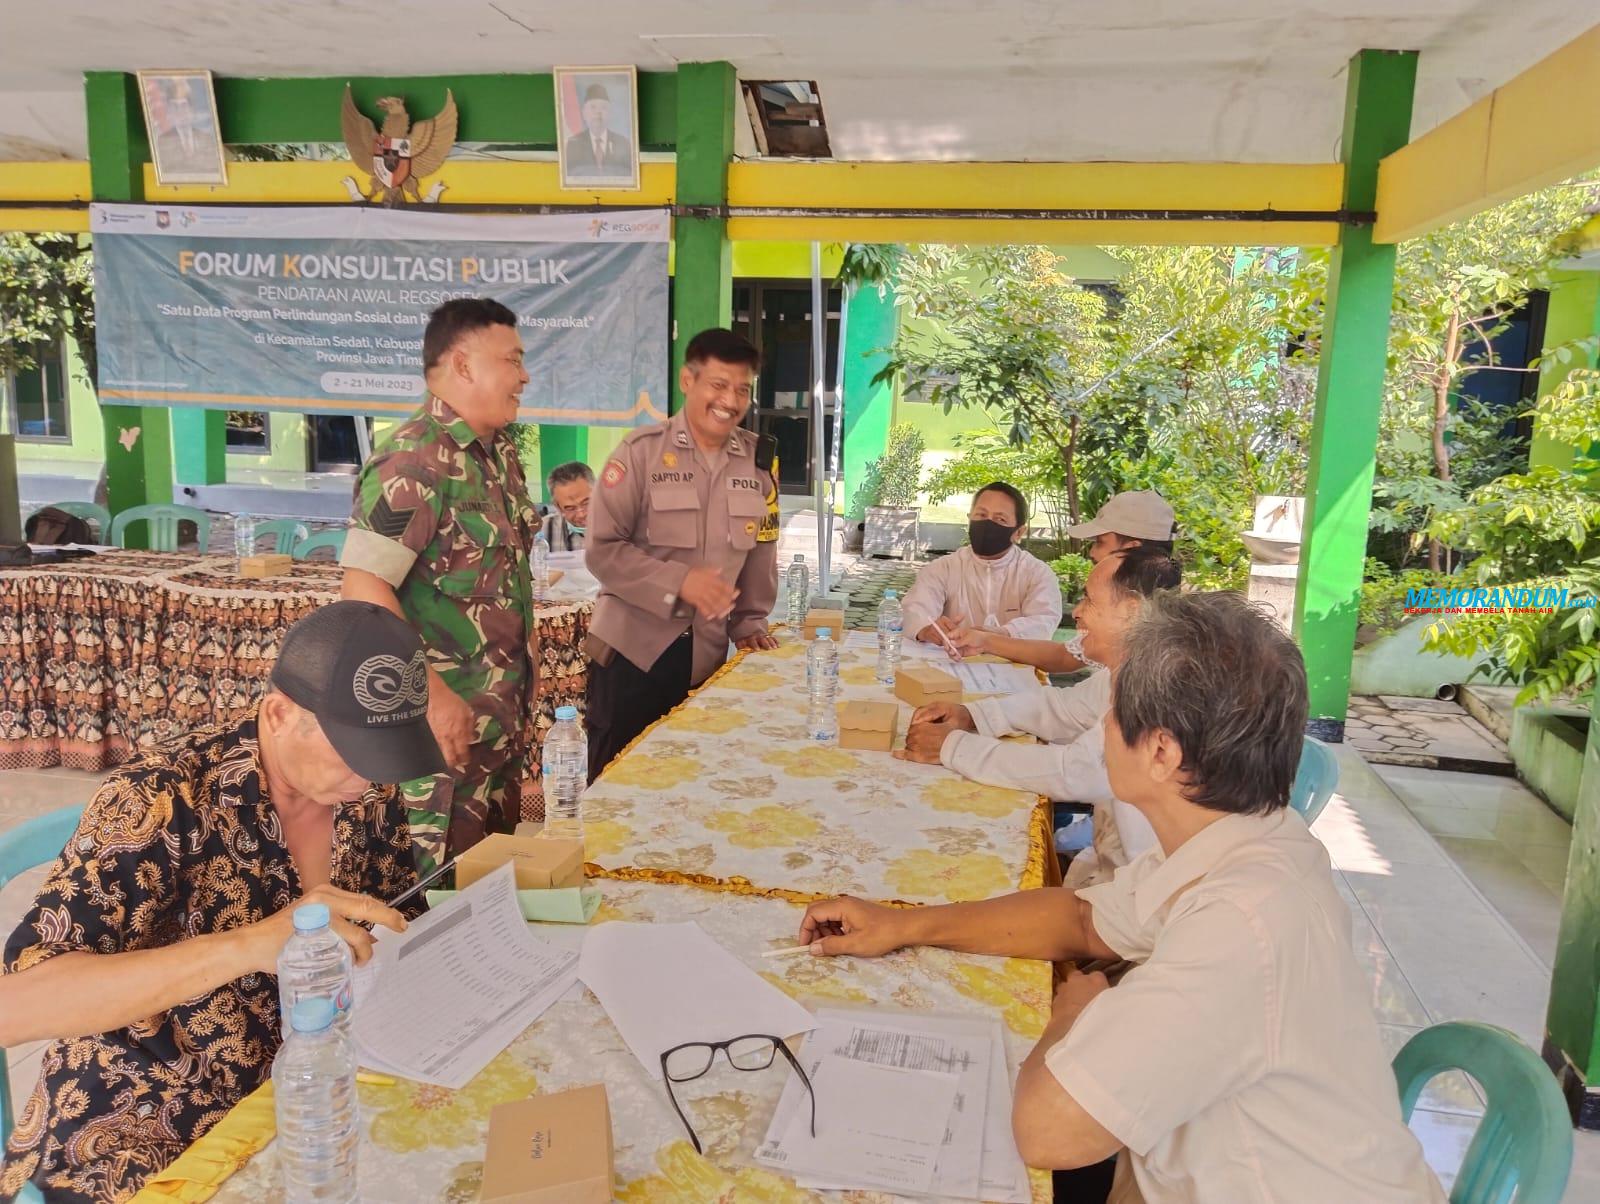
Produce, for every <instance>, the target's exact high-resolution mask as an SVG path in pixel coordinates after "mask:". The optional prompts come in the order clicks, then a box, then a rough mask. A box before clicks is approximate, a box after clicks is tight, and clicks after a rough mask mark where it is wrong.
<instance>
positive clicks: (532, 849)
mask: <svg viewBox="0 0 1600 1204" xmlns="http://www.w3.org/2000/svg"><path fill="white" fill-rule="evenodd" d="M508 861H509V862H511V864H512V867H513V873H514V874H515V875H516V879H517V889H518V890H549V889H551V888H552V887H561V886H582V885H583V842H582V841H581V840H547V839H546V838H545V837H543V836H512V835H510V834H509V833H506V832H496V833H495V834H494V835H493V836H485V837H484V838H483V839H482V840H480V841H479V842H478V843H477V844H475V845H473V846H472V847H471V848H470V849H468V850H467V851H466V852H465V853H463V854H461V858H460V860H459V861H457V862H456V889H457V890H465V889H466V888H467V887H469V886H471V885H472V884H473V883H474V882H476V881H477V880H478V879H479V878H481V877H483V876H484V875H485V874H487V873H489V872H490V871H491V870H496V869H499V868H500V867H501V866H502V865H504V864H505V863H506V862H508Z"/></svg>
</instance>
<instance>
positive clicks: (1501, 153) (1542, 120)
mask: <svg viewBox="0 0 1600 1204" xmlns="http://www.w3.org/2000/svg"><path fill="white" fill-rule="evenodd" d="M1594 167H1600V25H1597V26H1595V27H1594V28H1593V29H1591V30H1590V31H1589V32H1588V33H1586V34H1583V35H1581V36H1580V37H1577V38H1575V39H1573V40H1572V41H1571V42H1568V43H1567V44H1566V45H1565V46H1563V47H1562V48H1561V49H1559V50H1557V51H1556V52H1555V53H1553V54H1551V55H1549V56H1547V57H1545V58H1543V59H1541V60H1540V61H1539V62H1537V63H1535V64H1534V65H1533V66H1532V67H1529V68H1528V69H1527V70H1526V71H1524V72H1523V73H1522V74H1521V75H1518V76H1517V77H1516V78H1514V79H1512V80H1510V81H1509V82H1507V83H1505V84H1502V85H1501V86H1500V87H1498V88H1496V89H1495V90H1494V91H1493V92H1492V93H1490V94H1489V95H1488V96H1486V97H1484V98H1483V99H1482V100H1480V101H1478V102H1477V103H1476V104H1474V105H1472V106H1471V107H1469V108H1467V109H1464V110H1463V111H1462V112H1460V113H1457V114H1456V115H1455V116H1454V117H1452V118H1451V119H1450V120H1449V121H1446V122H1445V123H1444V124H1442V125H1440V126H1438V127H1437V128H1435V129H1432V130H1430V131H1429V132H1428V133H1426V134H1424V135H1423V136H1422V137H1420V138H1418V139H1417V140H1416V141H1415V142H1413V143H1411V144H1410V145H1409V146H1404V147H1401V148H1400V149H1399V150H1397V151H1395V153H1394V154H1392V155H1389V156H1388V157H1387V158H1385V159H1384V160H1383V161H1382V162H1381V163H1380V164H1379V165H1378V222H1377V225H1376V226H1375V227H1374V228H1373V232H1372V233H1373V240H1374V241H1375V242H1380V243H1396V242H1403V241H1405V240H1406V239H1408V238H1416V237H1418V236H1419V235H1423V234H1426V233H1428V232H1429V231H1430V230H1435V229H1438V228H1439V227H1440V226H1446V225H1449V224H1450V223H1451V222H1455V221H1460V220H1461V219H1462V218H1465V217H1470V216H1472V214H1474V213H1478V212H1481V211H1482V210H1484V209H1489V208H1492V207H1493V206H1495V205H1498V204H1500V203H1501V202H1503V201H1509V200H1511V199H1513V198H1515V197H1519V196H1523V195H1525V194H1527V193H1530V192H1533V191H1535V190H1537V189H1540V188H1546V187H1548V186H1549V185H1551V184H1557V183H1560V182H1561V181H1562V180H1567V179H1571V178H1572V177H1573V176H1575V175H1578V174H1579V173H1580V172H1585V171H1588V170H1590V169H1592V168H1594Z"/></svg>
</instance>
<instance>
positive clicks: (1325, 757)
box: [1289, 736, 1339, 828]
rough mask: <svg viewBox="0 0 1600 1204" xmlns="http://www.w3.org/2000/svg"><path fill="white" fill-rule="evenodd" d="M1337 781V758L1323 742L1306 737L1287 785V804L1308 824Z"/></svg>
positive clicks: (1314, 817) (1330, 794)
mask: <svg viewBox="0 0 1600 1204" xmlns="http://www.w3.org/2000/svg"><path fill="white" fill-rule="evenodd" d="M1338 785H1339V762H1338V761H1336V760H1334V756H1333V750H1332V749H1331V748H1329V747H1328V746H1327V745H1326V744H1323V743H1320V742H1319V741H1316V740H1313V739H1312V738H1311V737H1310V736H1307V737H1305V745H1304V746H1303V747H1302V748H1301V750H1300V767H1299V768H1298V769H1296V770H1295V772H1294V785H1293V786H1291V787H1290V788H1289V806H1291V807H1293V808H1294V809H1295V810H1296V811H1298V812H1300V818H1301V819H1303V820H1305V821H1306V827H1308V828H1309V827H1310V826H1311V825H1312V823H1314V822H1315V821H1316V818H1317V816H1319V815H1321V814H1322V809H1323V808H1324V807H1326V806H1327V805H1328V800H1329V799H1330V798H1332V797H1333V792H1334V790H1335V789H1336V788H1337V787H1338Z"/></svg>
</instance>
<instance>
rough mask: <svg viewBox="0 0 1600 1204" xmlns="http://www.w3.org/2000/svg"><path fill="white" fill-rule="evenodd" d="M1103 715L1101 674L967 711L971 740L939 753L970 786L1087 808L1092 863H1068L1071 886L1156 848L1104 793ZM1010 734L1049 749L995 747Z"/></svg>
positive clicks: (1145, 827)
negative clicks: (1027, 793)
mask: <svg viewBox="0 0 1600 1204" xmlns="http://www.w3.org/2000/svg"><path fill="white" fill-rule="evenodd" d="M1110 707H1111V674H1110V673H1109V672H1107V671H1105V670H1101V671H1100V672H1098V673H1095V674H1093V675H1092V676H1090V677H1089V678H1088V679H1087V680H1086V681H1082V682H1080V683H1078V684H1077V685H1075V686H1068V687H1066V688H1065V689H1060V690H1057V689H1051V688H1045V689H1042V690H1025V691H1023V692H1022V693H1020V694H1011V695H1009V696H1007V697H1004V698H991V699H986V700H985V701H983V702H974V703H969V704H968V705H967V710H968V711H969V712H970V713H971V715H972V721H973V723H974V724H975V725H976V726H977V728H978V731H977V733H973V732H952V733H951V734H950V735H949V736H947V737H945V742H944V746H943V747H942V748H941V749H940V750H939V760H940V761H941V762H942V763H943V764H944V766H945V768H946V769H952V770H954V771H955V772H956V773H959V774H961V775H962V776H963V777H967V778H971V779H972V780H973V781H975V782H983V783H984V784H985V785H989V786H1009V787H1011V788H1012V789H1015V790H1028V791H1031V792H1033V793H1034V794H1042V795H1044V796H1045V797H1046V798H1049V799H1061V800H1070V801H1072V802H1078V803H1091V804H1093V805H1094V853H1095V860H1094V862H1093V863H1090V862H1084V864H1083V865H1082V866H1081V867H1080V866H1079V865H1078V863H1077V862H1076V861H1075V862H1074V863H1073V864H1074V869H1075V870H1077V871H1078V872H1077V873H1074V874H1073V875H1072V878H1073V881H1072V882H1071V883H1070V884H1071V885H1086V884H1087V882H1088V881H1103V880H1104V879H1105V878H1107V877H1109V876H1110V875H1111V873H1112V872H1113V871H1115V870H1116V869H1117V868H1118V867H1119V866H1123V865H1126V864H1127V863H1128V862H1129V861H1131V860H1133V858H1135V857H1137V856H1138V855H1139V854H1140V853H1142V852H1144V851H1145V850H1146V849H1149V848H1154V847H1155V845H1156V834H1155V830H1154V829H1153V828H1151V826H1150V821H1149V820H1147V819H1145V817H1144V816H1143V814H1141V813H1140V811H1139V810H1138V808H1136V807H1134V806H1132V805H1131V804H1129V803H1125V802H1123V801H1122V800H1121V799H1119V798H1116V797H1115V796H1114V795H1113V794H1112V793H1111V782H1110V779H1109V778H1108V777H1107V776H1106V754H1105V728H1104V726H1103V725H1102V722H1101V721H1102V720H1103V719H1104V718H1105V713H1106V711H1107V710H1109V709H1110ZM1015 732H1026V733H1028V734H1030V735H1034V736H1038V737H1039V738H1040V739H1042V740H1048V741H1050V743H1048V744H1032V745H1028V744H1014V743H1002V742H1001V740H1000V737H1001V736H1009V735H1011V734H1013V733H1015ZM1078 860H1080V861H1081V860H1083V855H1082V854H1080V855H1079V859H1078Z"/></svg>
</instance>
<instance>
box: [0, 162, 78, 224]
mask: <svg viewBox="0 0 1600 1204" xmlns="http://www.w3.org/2000/svg"><path fill="white" fill-rule="evenodd" d="M88 199H89V165H88V164H87V163H81V162H73V161H70V160H65V159H62V160H57V161H52V162H48V163H0V201H29V202H34V201H36V202H38V205H37V207H35V206H34V205H32V204H30V205H29V206H28V207H27V208H17V209H8V208H0V231H5V230H17V231H21V232H23V233H25V234H48V233H54V232H58V231H61V232H66V233H69V234H76V233H81V232H83V231H85V230H87V229H88V228H89V214H88V212H87V211H86V210H83V209H60V208H56V207H55V206H56V205H58V204H59V203H60V202H62V201H87V200H88Z"/></svg>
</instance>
